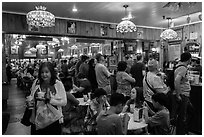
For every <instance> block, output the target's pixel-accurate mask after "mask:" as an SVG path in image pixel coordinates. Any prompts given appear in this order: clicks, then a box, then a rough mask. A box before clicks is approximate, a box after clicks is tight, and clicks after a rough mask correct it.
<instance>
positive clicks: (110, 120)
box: [97, 112, 124, 135]
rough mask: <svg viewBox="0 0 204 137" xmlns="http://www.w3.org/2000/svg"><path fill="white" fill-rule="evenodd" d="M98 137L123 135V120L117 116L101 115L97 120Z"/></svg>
mask: <svg viewBox="0 0 204 137" xmlns="http://www.w3.org/2000/svg"><path fill="white" fill-rule="evenodd" d="M97 129H98V130H97V131H98V135H123V134H124V133H123V132H122V119H121V118H120V116H118V115H117V114H111V115H110V114H107V113H106V112H105V113H104V114H101V115H100V116H99V118H98V120H97Z"/></svg>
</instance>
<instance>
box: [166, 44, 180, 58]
mask: <svg viewBox="0 0 204 137" xmlns="http://www.w3.org/2000/svg"><path fill="white" fill-rule="evenodd" d="M180 55H181V44H174V45H169V46H168V56H169V61H174V60H175V59H180Z"/></svg>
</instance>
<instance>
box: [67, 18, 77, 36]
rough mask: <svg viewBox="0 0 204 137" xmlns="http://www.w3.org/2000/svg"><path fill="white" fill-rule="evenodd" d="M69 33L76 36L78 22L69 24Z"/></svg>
mask: <svg viewBox="0 0 204 137" xmlns="http://www.w3.org/2000/svg"><path fill="white" fill-rule="evenodd" d="M67 33H69V34H76V22H72V21H68V22H67Z"/></svg>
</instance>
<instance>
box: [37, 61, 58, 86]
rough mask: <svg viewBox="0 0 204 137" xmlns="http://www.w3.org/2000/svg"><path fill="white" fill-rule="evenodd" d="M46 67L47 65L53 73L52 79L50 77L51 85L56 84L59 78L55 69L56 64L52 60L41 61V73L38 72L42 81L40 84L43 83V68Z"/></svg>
mask: <svg viewBox="0 0 204 137" xmlns="http://www.w3.org/2000/svg"><path fill="white" fill-rule="evenodd" d="M44 67H47V68H48V69H49V71H50V73H51V79H50V85H54V84H55V82H56V79H57V76H56V72H55V70H54V66H53V64H52V63H51V62H43V63H41V65H40V67H39V73H38V79H39V81H40V84H42V83H43V79H42V78H41V73H42V69H43V68H44Z"/></svg>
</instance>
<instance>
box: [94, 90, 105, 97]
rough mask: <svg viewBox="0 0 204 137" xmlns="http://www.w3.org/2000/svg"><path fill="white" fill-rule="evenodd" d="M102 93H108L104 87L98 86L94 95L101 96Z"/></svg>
mask: <svg viewBox="0 0 204 137" xmlns="http://www.w3.org/2000/svg"><path fill="white" fill-rule="evenodd" d="M102 95H107V93H106V91H105V90H104V89H102V88H97V89H96V90H95V91H94V97H95V98H96V97H98V98H99V97H100V96H102Z"/></svg>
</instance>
